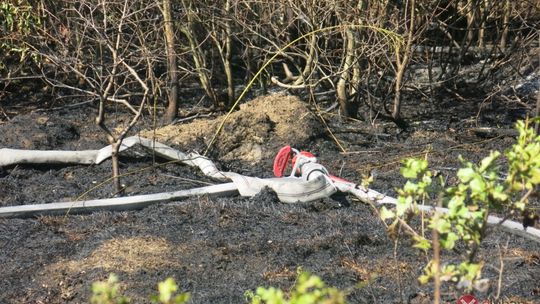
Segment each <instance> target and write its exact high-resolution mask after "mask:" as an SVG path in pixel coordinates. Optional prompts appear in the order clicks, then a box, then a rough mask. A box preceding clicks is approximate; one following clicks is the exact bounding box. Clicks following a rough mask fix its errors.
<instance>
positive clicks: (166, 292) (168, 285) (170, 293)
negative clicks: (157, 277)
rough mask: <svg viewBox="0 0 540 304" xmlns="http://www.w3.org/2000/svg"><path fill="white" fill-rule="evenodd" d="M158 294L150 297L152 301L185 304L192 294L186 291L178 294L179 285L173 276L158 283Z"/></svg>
mask: <svg viewBox="0 0 540 304" xmlns="http://www.w3.org/2000/svg"><path fill="white" fill-rule="evenodd" d="M158 291H159V294H158V295H154V296H152V297H150V299H151V300H152V303H162V304H183V303H187V302H188V301H189V299H190V297H191V296H190V294H189V293H187V292H185V293H181V294H176V293H177V292H178V285H176V282H175V281H174V279H173V278H168V279H166V280H165V281H163V282H160V283H159V284H158Z"/></svg>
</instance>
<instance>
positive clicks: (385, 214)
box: [380, 206, 396, 221]
mask: <svg viewBox="0 0 540 304" xmlns="http://www.w3.org/2000/svg"><path fill="white" fill-rule="evenodd" d="M380 216H381V219H382V220H383V221H384V220H387V219H391V218H394V217H396V214H395V213H394V211H391V210H388V209H386V207H384V206H382V207H381V210H380Z"/></svg>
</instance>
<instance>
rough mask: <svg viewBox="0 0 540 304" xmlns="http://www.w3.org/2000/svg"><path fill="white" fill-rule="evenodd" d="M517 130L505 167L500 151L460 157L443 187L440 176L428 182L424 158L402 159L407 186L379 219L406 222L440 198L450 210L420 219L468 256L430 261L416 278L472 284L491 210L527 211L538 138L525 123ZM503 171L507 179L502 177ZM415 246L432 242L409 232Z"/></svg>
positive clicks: (538, 162)
mask: <svg viewBox="0 0 540 304" xmlns="http://www.w3.org/2000/svg"><path fill="white" fill-rule="evenodd" d="M516 128H517V130H518V131H519V136H518V138H517V142H516V143H515V144H514V145H513V146H512V147H511V148H510V149H509V150H508V151H506V152H505V154H504V155H505V156H506V160H507V163H508V167H507V168H505V170H502V169H501V168H500V167H499V165H498V163H500V162H498V161H499V159H500V158H501V153H499V152H491V153H490V154H489V156H487V157H486V158H484V159H482V160H481V161H480V162H479V163H478V164H473V163H471V162H469V161H466V160H464V159H462V158H461V157H460V161H461V163H462V164H463V167H462V168H461V169H459V170H458V172H457V177H458V183H457V184H456V185H454V186H451V187H445V185H444V183H443V182H442V180H441V181H440V182H439V183H433V182H432V176H433V173H431V172H430V171H429V170H428V164H427V161H426V160H419V159H407V160H405V161H404V162H403V168H402V169H401V174H402V175H403V176H404V177H405V178H407V179H408V180H407V182H406V183H405V185H404V186H403V187H402V188H401V189H398V195H399V196H398V203H397V206H396V210H395V211H392V210H388V209H386V208H384V207H383V208H381V211H380V216H381V218H382V219H383V220H392V224H391V225H390V226H389V228H390V229H395V227H397V226H398V225H399V224H400V223H402V222H408V221H409V220H410V214H411V213H412V214H418V210H417V206H418V204H419V203H420V202H422V203H423V202H424V201H426V200H427V199H429V198H430V197H437V198H439V199H440V200H441V202H442V203H443V204H444V206H445V207H447V208H448V212H447V213H444V214H433V215H432V216H431V217H422V219H423V220H424V223H425V224H427V227H429V228H430V229H432V230H435V231H436V232H437V234H438V240H439V245H440V248H441V249H442V250H447V251H450V250H453V249H454V248H455V246H456V243H457V242H462V243H463V244H464V246H465V248H466V252H467V255H468V256H467V257H466V258H465V259H464V260H463V261H462V262H461V263H459V264H452V263H441V264H443V266H442V267H441V269H440V272H438V269H437V266H436V265H437V264H436V263H434V261H433V260H432V261H430V262H429V263H428V265H427V266H426V267H425V269H424V274H423V275H422V276H421V277H420V278H419V280H420V282H421V283H427V282H428V281H429V280H430V279H432V278H433V277H434V276H435V275H439V277H440V279H441V281H455V282H457V281H459V282H460V283H461V285H462V286H467V287H469V288H470V287H471V286H474V282H475V281H476V280H478V279H480V276H481V271H482V262H474V258H475V254H476V250H477V248H478V247H479V246H480V244H481V242H482V240H483V238H484V237H485V227H486V225H487V219H488V216H489V213H490V212H491V211H493V210H497V211H499V212H501V213H504V214H506V215H507V216H508V215H511V214H516V213H523V212H524V211H526V210H527V207H528V203H529V196H530V194H531V193H533V192H534V191H535V189H536V188H537V187H538V185H539V184H540V136H538V135H536V133H535V132H534V130H533V129H532V128H529V122H528V121H525V122H524V121H519V122H517V124H516ZM502 172H507V177H506V179H502V178H500V176H501V173H502ZM413 240H414V243H415V244H414V247H416V248H419V249H421V250H424V251H428V250H430V249H431V248H432V246H433V243H432V241H431V240H429V239H427V238H426V237H425V236H424V235H423V234H413Z"/></svg>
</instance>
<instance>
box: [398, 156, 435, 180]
mask: <svg viewBox="0 0 540 304" xmlns="http://www.w3.org/2000/svg"><path fill="white" fill-rule="evenodd" d="M404 165H405V166H404V167H402V168H401V169H400V172H401V175H403V177H405V178H410V179H416V178H417V177H418V175H419V174H420V173H423V172H424V171H425V170H426V169H427V166H428V162H427V161H426V160H423V159H416V158H408V159H406V160H405V161H404Z"/></svg>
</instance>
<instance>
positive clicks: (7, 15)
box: [0, 0, 41, 70]
mask: <svg viewBox="0 0 540 304" xmlns="http://www.w3.org/2000/svg"><path fill="white" fill-rule="evenodd" d="M40 25H41V17H40V16H39V14H38V13H37V10H36V8H35V7H33V6H32V5H30V3H29V2H28V1H27V0H8V1H2V2H1V3H0V51H2V52H5V53H6V54H7V55H9V54H10V53H11V54H16V55H17V56H18V58H19V61H20V62H22V61H24V60H25V59H26V58H27V55H28V53H29V50H30V49H29V47H28V45H27V43H26V38H27V37H28V36H29V35H30V33H31V32H32V30H33V29H34V28H35V27H37V26H40ZM3 59H5V58H3ZM32 59H34V60H37V58H36V57H35V56H32ZM3 61H4V60H0V70H1V69H4V68H5V66H3Z"/></svg>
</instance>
